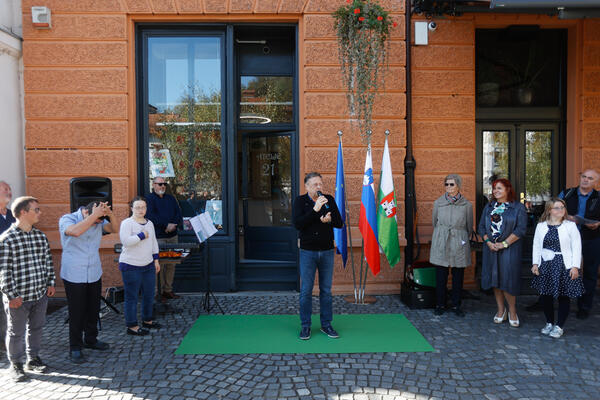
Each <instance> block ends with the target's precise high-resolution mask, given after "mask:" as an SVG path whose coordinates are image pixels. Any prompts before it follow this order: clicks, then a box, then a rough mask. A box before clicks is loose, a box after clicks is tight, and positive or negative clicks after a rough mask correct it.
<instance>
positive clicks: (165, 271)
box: [157, 236, 179, 295]
mask: <svg viewBox="0 0 600 400" xmlns="http://www.w3.org/2000/svg"><path fill="white" fill-rule="evenodd" d="M178 240H179V239H178V238H177V236H173V237H171V238H165V239H157V241H158V244H159V246H160V244H161V243H177V242H178ZM171 251H172V249H171ZM177 264H178V262H172V261H160V273H159V279H160V288H161V290H162V293H165V292H166V293H170V292H172V291H173V278H175V265H177ZM162 293H159V295H160V294H162Z"/></svg>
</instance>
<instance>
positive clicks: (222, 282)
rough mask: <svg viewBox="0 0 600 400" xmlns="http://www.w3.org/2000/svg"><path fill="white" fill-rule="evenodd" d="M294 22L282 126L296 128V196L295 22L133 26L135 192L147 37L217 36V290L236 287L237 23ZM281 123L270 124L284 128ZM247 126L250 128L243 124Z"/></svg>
mask: <svg viewBox="0 0 600 400" xmlns="http://www.w3.org/2000/svg"><path fill="white" fill-rule="evenodd" d="M241 26H244V27H253V26H255V27H292V28H293V29H294V71H293V76H294V124H293V125H291V126H288V127H285V130H290V131H291V130H293V131H295V132H296V134H295V135H293V136H292V140H291V145H292V159H293V160H294V161H293V165H292V191H293V196H296V195H297V186H298V184H297V182H298V181H297V180H298V171H299V161H298V160H299V149H298V146H299V131H298V126H299V123H298V121H299V117H298V65H297V63H298V25H297V24H289V23H287V24H244V23H238V24H231V23H171V22H170V23H137V24H136V26H135V55H136V58H135V71H136V72H135V74H136V96H137V99H136V107H137V111H136V120H137V128H136V132H137V136H136V145H137V182H136V189H137V192H138V193H142V194H146V193H148V169H149V155H148V151H147V149H148V126H147V121H148V115H149V113H148V107H147V105H148V82H147V68H148V40H147V39H148V38H149V37H151V36H160V37H165V36H173V37H176V36H216V35H218V36H221V37H222V38H223V40H222V42H221V43H222V44H221V50H222V55H223V62H222V66H221V74H222V75H221V76H222V77H223V79H222V87H221V93H222V94H223V107H222V111H221V112H222V114H221V124H222V126H221V145H222V165H221V176H222V193H223V195H222V198H223V201H224V203H223V209H224V213H223V230H222V231H220V232H219V233H218V234H216V235H215V236H213V237H212V238H211V239H209V240H210V242H211V245H210V246H209V247H210V252H211V254H210V259H211V260H213V261H215V262H217V260H218V262H219V268H211V277H212V278H211V279H212V281H211V284H212V286H213V290H216V291H235V290H237V287H236V265H237V261H238V254H237V230H236V224H237V220H238V215H237V213H238V210H237V200H238V188H237V186H238V185H237V176H236V175H237V172H236V171H237V168H238V166H237V150H238V149H237V130H238V124H237V113H238V108H237V104H238V98H237V93H236V92H239V88H238V87H237V80H238V79H237V77H238V73H237V65H236V53H235V28H236V27H241ZM282 128H284V127H283V126H279V127H272V128H271V127H270V128H268V129H272V130H282ZM243 129H244V130H251V129H253V127H246V126H244V127H243ZM180 233H181V236H180V238H181V239H180V240H182V241H194V240H195V237H194V236H193V233H187V232H186V233H182V232H180Z"/></svg>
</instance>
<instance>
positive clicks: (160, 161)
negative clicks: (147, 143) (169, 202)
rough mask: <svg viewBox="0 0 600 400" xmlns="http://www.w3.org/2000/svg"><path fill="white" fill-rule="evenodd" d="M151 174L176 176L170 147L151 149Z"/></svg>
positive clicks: (166, 176)
mask: <svg viewBox="0 0 600 400" xmlns="http://www.w3.org/2000/svg"><path fill="white" fill-rule="evenodd" d="M150 175H151V177H152V178H156V177H157V176H162V177H164V178H173V177H175V170H174V169H173V162H172V161H171V153H169V150H168V149H160V150H155V149H150Z"/></svg>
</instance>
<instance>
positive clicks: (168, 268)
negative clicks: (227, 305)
mask: <svg viewBox="0 0 600 400" xmlns="http://www.w3.org/2000/svg"><path fill="white" fill-rule="evenodd" d="M166 191H167V183H166V182H165V178H163V177H162V176H157V177H156V178H154V180H153V181H152V193H150V194H149V195H148V197H146V200H147V201H148V211H147V213H146V218H148V219H149V220H150V221H152V223H153V224H154V229H155V231H156V239H157V240H158V244H159V246H160V244H165V243H177V240H178V238H177V226H179V225H181V224H182V223H183V219H182V217H181V209H180V208H179V204H178V203H177V199H175V197H173V196H171V195H170V194H167V193H165V192H166ZM176 264H177V263H166V262H161V269H160V287H161V290H162V293H161V299H160V300H161V302H163V303H164V302H166V301H167V299H178V298H179V297H180V296H179V295H177V294H175V293H174V292H173V278H174V277H175V265H176Z"/></svg>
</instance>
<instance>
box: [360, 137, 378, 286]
mask: <svg viewBox="0 0 600 400" xmlns="http://www.w3.org/2000/svg"><path fill="white" fill-rule="evenodd" d="M376 213H377V211H376V204H375V183H374V179H373V162H372V161H371V146H369V147H368V148H367V158H366V160H365V174H364V176H363V186H362V195H361V198H360V218H359V220H358V229H359V230H360V233H361V234H362V237H363V241H364V249H365V259H366V260H367V264H368V265H369V268H371V272H372V273H373V275H377V274H378V273H379V243H378V242H377V237H378V236H377V214H376Z"/></svg>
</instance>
